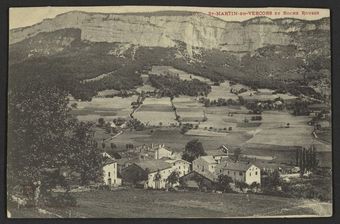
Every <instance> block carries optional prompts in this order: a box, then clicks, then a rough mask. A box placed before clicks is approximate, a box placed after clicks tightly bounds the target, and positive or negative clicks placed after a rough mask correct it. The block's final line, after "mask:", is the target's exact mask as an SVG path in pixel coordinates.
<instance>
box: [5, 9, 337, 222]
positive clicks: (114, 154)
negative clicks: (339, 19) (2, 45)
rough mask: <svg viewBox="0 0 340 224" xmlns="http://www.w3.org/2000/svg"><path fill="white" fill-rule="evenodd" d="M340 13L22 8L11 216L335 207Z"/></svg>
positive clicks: (313, 213) (290, 214)
mask: <svg viewBox="0 0 340 224" xmlns="http://www.w3.org/2000/svg"><path fill="white" fill-rule="evenodd" d="M330 19H331V18H330V10H329V9H325V8H280V7H277V8H273V7H266V8H217V7H184V6H86V7H85V6H81V7H80V6H79V7H75V6H73V7H65V6H63V7H57V6H51V7H12V8H10V9H9V31H8V32H9V37H8V38H9V39H8V50H9V52H8V95H7V97H8V99H7V113H8V114H7V158H6V182H7V183H6V185H7V192H5V193H4V194H6V198H7V202H6V209H7V217H8V218H60V219H63V218H301V217H303V218H305V217H331V216H332V215H333V195H332V194H333V193H332V192H333V187H332V184H333V183H332V175H333V172H332V88H331V87H332V78H331V26H330Z"/></svg>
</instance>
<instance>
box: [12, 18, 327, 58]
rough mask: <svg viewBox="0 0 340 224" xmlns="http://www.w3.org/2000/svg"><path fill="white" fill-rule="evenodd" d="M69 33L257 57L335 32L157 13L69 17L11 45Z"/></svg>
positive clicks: (17, 33)
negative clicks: (298, 35) (307, 36)
mask: <svg viewBox="0 0 340 224" xmlns="http://www.w3.org/2000/svg"><path fill="white" fill-rule="evenodd" d="M65 28H77V29H80V30H81V39H82V40H84V41H90V42H109V43H114V42H115V43H116V42H118V43H129V44H133V45H137V46H145V47H174V46H176V45H177V43H178V42H182V43H185V44H186V46H187V51H188V53H189V55H192V49H193V48H194V47H198V48H205V49H220V50H223V51H230V52H236V53H237V52H252V51H254V50H256V49H258V48H261V47H264V46H267V45H288V44H290V43H291V42H292V41H293V39H292V37H291V35H290V33H291V32H296V31H301V32H304V31H312V30H329V19H322V20H318V21H303V20H296V19H279V20H271V19H269V18H264V17H259V18H255V19H251V20H248V21H245V22H226V21H223V20H220V19H218V18H215V17H211V16H208V15H206V14H202V13H190V12H157V13H131V14H100V13H84V12H69V13H65V14H61V15H59V16H57V17H55V18H53V19H46V20H44V21H42V22H41V23H39V24H36V25H33V26H30V27H25V28H18V29H14V30H11V31H10V37H9V41H10V44H14V43H17V42H20V41H22V40H24V39H26V38H28V37H33V36H36V35H37V34H39V33H41V32H52V31H56V30H60V29H65Z"/></svg>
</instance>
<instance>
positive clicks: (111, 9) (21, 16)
mask: <svg viewBox="0 0 340 224" xmlns="http://www.w3.org/2000/svg"><path fill="white" fill-rule="evenodd" d="M74 10H77V11H84V12H101V13H126V12H154V11H165V10H166V11H171V10H174V11H196V12H202V13H206V14H210V15H212V16H216V17H218V18H220V19H223V20H226V21H244V20H247V19H250V18H253V17H256V15H259V16H263V15H264V14H265V16H267V17H269V18H272V19H275V18H283V17H290V18H298V19H306V20H317V19H320V18H323V17H329V15H330V14H329V10H328V9H317V8H313V9H311V8H309V9H303V8H211V7H182V6H96V7H93V6H91V7H14V8H10V12H9V28H10V29H14V28H18V27H25V26H31V25H33V24H36V23H39V22H41V21H42V20H43V19H46V18H54V17H55V16H56V15H59V14H61V13H65V12H69V11H74ZM268 13H271V15H268Z"/></svg>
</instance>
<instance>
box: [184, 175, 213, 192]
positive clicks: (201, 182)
mask: <svg viewBox="0 0 340 224" xmlns="http://www.w3.org/2000/svg"><path fill="white" fill-rule="evenodd" d="M179 183H180V187H181V188H184V189H188V190H211V189H213V187H214V181H213V180H211V179H209V178H207V177H205V176H203V175H201V174H199V173H197V172H196V171H192V172H190V173H188V174H186V175H184V176H182V177H180V178H179Z"/></svg>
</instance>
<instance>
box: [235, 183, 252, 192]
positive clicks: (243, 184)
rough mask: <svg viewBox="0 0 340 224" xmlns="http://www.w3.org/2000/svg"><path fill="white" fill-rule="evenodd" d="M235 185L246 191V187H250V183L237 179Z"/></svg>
mask: <svg viewBox="0 0 340 224" xmlns="http://www.w3.org/2000/svg"><path fill="white" fill-rule="evenodd" d="M235 187H238V188H239V189H240V190H241V191H242V192H244V189H246V188H248V187H249V185H248V184H247V183H245V182H243V181H237V182H235Z"/></svg>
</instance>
